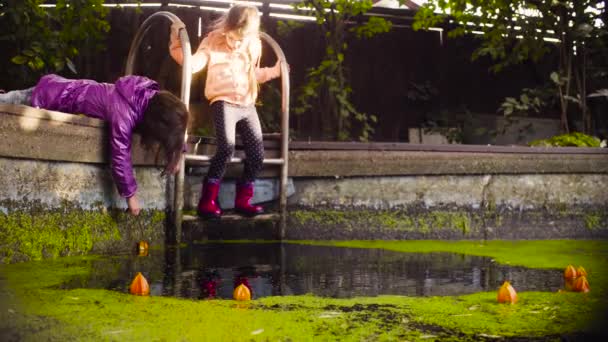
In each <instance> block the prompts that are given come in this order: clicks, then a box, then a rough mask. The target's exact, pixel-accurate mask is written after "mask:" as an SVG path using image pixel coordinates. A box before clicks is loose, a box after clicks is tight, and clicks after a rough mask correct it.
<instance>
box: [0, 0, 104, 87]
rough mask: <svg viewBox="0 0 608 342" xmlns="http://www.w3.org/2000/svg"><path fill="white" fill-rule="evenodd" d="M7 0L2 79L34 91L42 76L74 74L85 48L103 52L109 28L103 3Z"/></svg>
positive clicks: (0, 26)
mask: <svg viewBox="0 0 608 342" xmlns="http://www.w3.org/2000/svg"><path fill="white" fill-rule="evenodd" d="M44 2H45V1H42V0H3V1H2V2H1V4H2V6H1V7H0V17H2V20H1V21H0V32H2V34H1V35H0V43H1V44H2V47H3V51H4V53H3V56H2V59H1V60H0V64H1V70H2V71H1V72H0V75H1V76H2V77H3V78H6V79H11V80H13V82H16V83H17V84H15V85H14V86H31V85H32V84H33V83H34V82H35V81H36V80H37V79H38V78H39V77H40V76H41V75H43V74H46V73H50V72H55V73H61V72H63V71H64V70H65V69H66V68H67V69H69V70H70V71H71V72H72V73H76V66H75V63H74V59H75V58H76V57H77V56H79V54H80V53H81V51H82V50H83V49H84V48H91V49H94V50H100V49H102V48H103V45H102V41H103V39H104V37H105V33H106V32H108V31H109V29H110V26H109V24H108V22H107V21H106V20H105V16H106V13H107V9H106V8H104V7H103V3H104V1H103V0H71V1H67V0H59V1H56V7H54V8H53V7H50V8H45V7H40V5H41V4H43V3H44Z"/></svg>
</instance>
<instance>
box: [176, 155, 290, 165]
mask: <svg viewBox="0 0 608 342" xmlns="http://www.w3.org/2000/svg"><path fill="white" fill-rule="evenodd" d="M185 156H186V161H188V160H195V161H200V162H209V161H211V158H212V156H207V155H201V154H186V155H185ZM244 160H245V159H244V158H237V157H232V158H231V159H230V161H229V163H232V164H238V163H242V162H243V161H244ZM284 163H285V161H284V160H283V158H266V159H264V164H270V165H283V164H284Z"/></svg>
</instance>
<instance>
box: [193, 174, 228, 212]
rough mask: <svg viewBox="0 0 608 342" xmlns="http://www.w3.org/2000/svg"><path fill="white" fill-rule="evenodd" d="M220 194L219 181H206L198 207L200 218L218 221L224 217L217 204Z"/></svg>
mask: <svg viewBox="0 0 608 342" xmlns="http://www.w3.org/2000/svg"><path fill="white" fill-rule="evenodd" d="M219 192H220V182H219V181H209V180H205V181H204V182H203V192H202V194H201V199H200V200H199V201H198V207H197V212H198V216H200V217H204V218H212V219H218V218H220V216H222V209H220V206H219V205H218V202H217V194H218V193H219Z"/></svg>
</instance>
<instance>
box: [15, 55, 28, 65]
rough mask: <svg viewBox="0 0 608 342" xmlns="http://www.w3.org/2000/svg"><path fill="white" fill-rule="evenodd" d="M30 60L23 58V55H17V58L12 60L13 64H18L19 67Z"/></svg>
mask: <svg viewBox="0 0 608 342" xmlns="http://www.w3.org/2000/svg"><path fill="white" fill-rule="evenodd" d="M28 60H29V58H27V57H25V56H21V55H17V56H15V57H13V58H11V62H13V63H15V64H18V65H22V64H25V63H26V62H27V61H28Z"/></svg>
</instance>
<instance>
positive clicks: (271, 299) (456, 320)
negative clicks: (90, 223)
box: [0, 240, 608, 341]
mask: <svg viewBox="0 0 608 342" xmlns="http://www.w3.org/2000/svg"><path fill="white" fill-rule="evenodd" d="M152 247H154V246H152ZM568 264H573V265H575V266H579V265H581V266H584V267H585V268H586V269H587V272H588V279H589V283H590V286H591V292H589V293H573V292H564V291H562V290H563V286H562V285H560V284H559V281H560V279H559V278H560V277H561V272H562V271H563V268H564V267H565V266H566V265H568ZM136 272H143V273H145V274H146V277H147V278H148V279H149V281H150V285H151V288H152V295H151V296H148V297H140V296H133V295H130V294H128V293H127V290H126V289H127V286H128V284H129V282H130V281H131V279H132V277H133V276H134V274H135V273H136ZM555 277H557V279H556V278H555ZM209 279H211V280H213V279H215V280H216V281H217V284H216V286H215V287H212V286H208V285H205V286H204V285H203V284H204V283H205V282H206V281H209ZM503 279H509V280H510V281H511V282H512V283H513V284H514V287H515V288H516V290H517V292H518V297H519V301H518V303H517V304H514V305H504V304H499V303H497V302H496V290H497V289H498V286H499V285H500V282H501V281H502V280H503ZM245 280H246V281H248V282H249V285H250V286H251V287H252V288H253V292H254V300H252V301H249V302H236V301H234V300H231V299H226V298H229V294H228V293H229V292H230V291H231V287H232V286H233V285H234V283H235V282H238V281H245ZM404 284H405V285H404ZM515 284H516V285H515ZM463 289H464V290H463ZM212 290H213V291H215V296H214V297H213V298H214V299H209V297H208V295H209V292H213V291H212ZM229 290H230V291H229ZM607 290H608V241H580V240H577V241H572V240H563V241H485V242H484V241H390V242H388V241H384V242H382V241H340V242H332V241H329V242H322V241H315V242H312V241H311V242H305V241H301V242H299V243H297V244H292V243H289V244H273V243H232V244H227V243H222V244H217V243H211V244H202V245H192V246H187V247H184V248H179V249H168V250H166V251H162V250H155V249H152V250H151V251H150V255H149V256H147V257H135V256H132V255H124V256H88V257H69V258H57V259H53V260H44V261H37V262H27V263H18V264H12V265H0V341H73V340H77V341H143V340H145V341H148V340H152V341H363V340H364V341H595V340H598V341H605V340H607V338H608V336H607V333H606V327H605V318H606V317H607V316H608V298H607ZM463 291H464V292H463ZM299 293H306V294H303V295H300V294H299ZM176 297H177V298H176Z"/></svg>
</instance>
